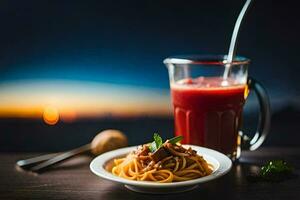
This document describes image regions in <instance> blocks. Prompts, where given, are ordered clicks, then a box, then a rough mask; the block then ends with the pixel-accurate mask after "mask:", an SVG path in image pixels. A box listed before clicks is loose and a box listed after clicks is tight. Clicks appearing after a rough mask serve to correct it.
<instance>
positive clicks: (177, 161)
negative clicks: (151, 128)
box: [112, 140, 212, 183]
mask: <svg viewBox="0 0 300 200" xmlns="http://www.w3.org/2000/svg"><path fill="white" fill-rule="evenodd" d="M114 164H115V166H114V167H113V168H112V173H113V174H114V175H116V176H119V177H122V178H126V179H130V180H138V181H154V182H159V183H170V182H178V181H187V180H191V179H195V178H200V177H204V176H207V175H209V174H211V173H212V166H211V165H210V164H208V163H207V162H206V161H205V160H204V158H203V157H202V156H200V155H198V154H197V152H196V151H194V150H192V149H191V148H190V147H189V148H184V147H183V146H181V145H180V144H178V143H173V144H172V143H171V142H170V140H167V141H166V142H165V143H163V144H161V146H160V147H159V148H157V149H155V151H154V152H151V144H144V145H141V146H139V147H138V148H137V150H135V151H133V152H131V153H130V154H128V155H127V156H126V157H123V158H118V159H115V160H114Z"/></svg>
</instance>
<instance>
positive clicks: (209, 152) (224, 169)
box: [90, 144, 232, 188]
mask: <svg viewBox="0 0 300 200" xmlns="http://www.w3.org/2000/svg"><path fill="white" fill-rule="evenodd" d="M184 146H187V147H191V148H193V149H196V151H197V153H199V154H201V155H203V156H204V157H205V156H206V157H207V156H209V157H211V158H213V159H215V160H216V161H217V162H218V164H219V166H218V168H217V169H216V170H215V171H214V172H213V173H212V174H211V175H208V176H205V177H201V178H197V179H193V180H188V181H181V182H172V183H157V182H152V181H136V180H128V179H125V178H121V177H118V176H115V175H113V174H112V173H110V172H108V171H106V170H105V169H104V167H103V165H104V164H105V163H107V162H108V161H109V160H111V159H113V158H116V157H119V156H121V155H124V154H127V153H129V152H130V151H132V150H134V149H136V148H137V147H138V146H130V147H125V148H121V149H117V150H113V151H109V152H106V153H104V154H101V155H99V156H97V157H95V158H94V159H93V160H92V161H91V163H90V170H91V171H92V172H93V173H94V174H95V175H97V176H99V177H101V178H103V179H106V180H110V181H113V182H117V183H122V184H126V185H131V186H136V187H144V188H173V187H185V186H191V185H196V184H200V183H205V182H208V181H211V180H214V179H217V178H219V177H221V176H223V175H225V174H227V173H228V172H229V171H230V169H231V168H232V161H231V160H230V159H229V158H228V157H227V156H226V155H224V154H222V153H220V152H218V151H216V150H213V149H209V148H206V147H200V146H196V145H189V144H185V145H184ZM202 151H204V152H205V153H203V152H202ZM220 160H222V161H223V162H220ZM99 166H100V167H99Z"/></svg>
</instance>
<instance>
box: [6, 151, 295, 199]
mask: <svg viewBox="0 0 300 200" xmlns="http://www.w3.org/2000/svg"><path fill="white" fill-rule="evenodd" d="M35 155H38V154H37V153H1V154H0V163H1V164H0V199H1V200H2V199H3V200H9V199H43V200H46V199H76V200H80V199H84V200H87V199H97V200H100V199H143V200H147V199H176V200H187V199H217V198H218V199H251V200H254V199H255V200H257V199H263V200H268V199H270V200H276V199H286V200H292V199H300V181H299V180H300V178H299V177H296V178H293V179H290V180H286V181H283V182H277V183H267V182H259V183H252V182H249V181H248V180H247V178H246V176H247V175H248V174H249V173H250V172H254V171H256V170H257V169H259V166H260V165H261V164H263V163H265V162H266V161H268V160H269V159H275V158H284V159H285V160H287V161H289V162H291V163H292V164H293V165H294V167H295V168H296V174H299V172H300V171H299V169H300V148H261V149H259V150H257V151H255V152H243V156H242V158H241V160H240V163H238V164H235V165H234V167H233V169H232V170H231V172H230V173H229V174H227V175H225V176H224V177H222V178H220V179H217V180H214V181H212V182H209V183H206V184H203V185H200V186H199V187H198V188H197V189H195V190H193V191H189V192H185V193H180V194H170V195H149V194H139V193H135V192H132V191H129V190H127V189H126V188H125V187H124V186H123V185H121V184H116V183H113V182H110V181H106V180H103V179H101V178H98V177H97V176H95V175H93V174H92V173H91V172H90V170H89V162H90V160H91V158H90V157H88V156H81V157H77V158H74V159H72V160H69V161H67V162H66V163H64V164H61V165H59V166H57V167H55V168H54V169H52V170H50V171H47V172H45V173H43V174H40V175H36V174H32V173H28V172H24V171H20V170H18V169H17V168H16V167H15V162H16V161H17V160H18V159H23V158H28V157H31V156H35Z"/></svg>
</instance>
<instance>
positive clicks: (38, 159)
mask: <svg viewBox="0 0 300 200" xmlns="http://www.w3.org/2000/svg"><path fill="white" fill-rule="evenodd" d="M56 155H58V153H50V154H45V155H41V156H36V157H33V158H28V159H24V160H18V161H17V163H16V165H17V166H19V167H21V168H23V169H27V168H29V167H32V166H33V165H36V164H38V163H41V162H43V161H46V160H49V159H51V158H53V157H54V156H56Z"/></svg>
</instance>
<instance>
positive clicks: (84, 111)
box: [0, 80, 171, 125]
mask: <svg viewBox="0 0 300 200" xmlns="http://www.w3.org/2000/svg"><path fill="white" fill-rule="evenodd" d="M168 92H169V91H168V90H161V89H151V88H143V87H131V86H121V85H113V84H102V83H95V82H84V81H61V80H54V81H53V80H51V81H45V80H43V81H18V82H9V83H5V84H0V117H25V118H28V117H30V118H32V117H33V118H43V120H44V121H45V122H46V123H47V124H51V125H53V124H56V123H57V122H58V120H62V121H64V122H72V121H74V120H76V119H78V118H85V117H101V116H125V117H128V116H129V117H130V116H150V115H159V116H162V115H163V116H166V115H169V114H170V113H171V109H170V99H169V94H168Z"/></svg>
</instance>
